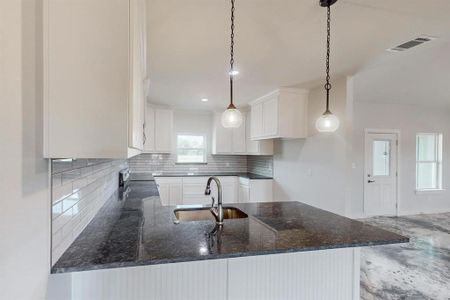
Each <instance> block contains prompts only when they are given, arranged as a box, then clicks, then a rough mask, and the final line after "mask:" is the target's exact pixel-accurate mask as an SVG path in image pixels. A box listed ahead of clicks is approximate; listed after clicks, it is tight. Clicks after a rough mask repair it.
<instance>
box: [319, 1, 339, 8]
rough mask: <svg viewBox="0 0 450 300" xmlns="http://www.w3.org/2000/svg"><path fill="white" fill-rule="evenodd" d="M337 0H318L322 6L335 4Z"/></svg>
mask: <svg viewBox="0 0 450 300" xmlns="http://www.w3.org/2000/svg"><path fill="white" fill-rule="evenodd" d="M337 1H338V0H320V6H322V7H328V5H329V6H331V5H333V4H335V3H336V2H337Z"/></svg>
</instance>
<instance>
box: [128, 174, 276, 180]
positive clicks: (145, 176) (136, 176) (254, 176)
mask: <svg viewBox="0 0 450 300" xmlns="http://www.w3.org/2000/svg"><path fill="white" fill-rule="evenodd" d="M132 175H133V174H132ZM205 176H206V177H207V176H219V177H220V176H236V177H242V178H247V179H251V180H254V179H273V177H269V176H263V175H258V174H254V173H242V172H241V173H240V172H161V173H135V174H134V176H132V178H134V179H135V180H139V179H148V177H205Z"/></svg>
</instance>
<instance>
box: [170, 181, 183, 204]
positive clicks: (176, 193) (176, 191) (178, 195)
mask: <svg viewBox="0 0 450 300" xmlns="http://www.w3.org/2000/svg"><path fill="white" fill-rule="evenodd" d="M169 194H170V205H181V204H183V185H182V184H179V183H173V184H170V186H169Z"/></svg>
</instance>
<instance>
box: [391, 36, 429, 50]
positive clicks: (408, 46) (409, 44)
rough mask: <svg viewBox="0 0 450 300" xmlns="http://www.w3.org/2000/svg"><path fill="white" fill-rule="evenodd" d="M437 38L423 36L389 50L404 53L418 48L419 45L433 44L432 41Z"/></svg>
mask: <svg viewBox="0 0 450 300" xmlns="http://www.w3.org/2000/svg"><path fill="white" fill-rule="evenodd" d="M435 39H436V38H435V37H432V36H428V35H422V36H420V37H418V38H416V39H414V40H411V41H408V42H406V43H403V44H401V45H398V46H395V47H393V48H390V49H387V50H388V51H391V52H402V51H406V50H409V49H411V48H414V47H417V46H419V45H422V44H423V43H427V42H431V41H432V40H435Z"/></svg>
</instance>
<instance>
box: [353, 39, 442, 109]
mask: <svg viewBox="0 0 450 300" xmlns="http://www.w3.org/2000/svg"><path fill="white" fill-rule="evenodd" d="M355 101H358V102H376V103H398V104H413V105H424V106H433V107H446V108H449V107H450V41H448V40H441V41H436V42H433V43H430V44H428V45H422V46H419V47H417V48H413V49H411V50H409V51H406V52H402V53H397V54H385V55H383V56H381V57H379V58H378V60H377V61H374V62H373V63H371V64H369V65H368V66H366V67H365V68H364V69H362V70H361V71H360V72H358V74H356V76H355Z"/></svg>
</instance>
